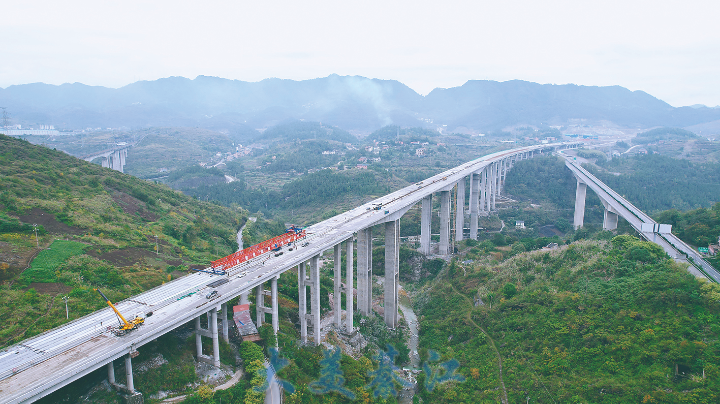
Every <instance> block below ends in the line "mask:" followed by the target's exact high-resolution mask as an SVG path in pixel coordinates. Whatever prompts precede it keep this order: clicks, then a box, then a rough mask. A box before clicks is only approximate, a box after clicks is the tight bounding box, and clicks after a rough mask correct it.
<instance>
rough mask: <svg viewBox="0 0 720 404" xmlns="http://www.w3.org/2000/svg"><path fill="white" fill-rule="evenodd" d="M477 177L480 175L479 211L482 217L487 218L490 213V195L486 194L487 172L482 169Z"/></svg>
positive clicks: (488, 184)
mask: <svg viewBox="0 0 720 404" xmlns="http://www.w3.org/2000/svg"><path fill="white" fill-rule="evenodd" d="M479 175H480V211H481V212H482V214H483V216H487V215H488V214H489V213H490V205H489V204H488V203H489V202H490V193H489V192H488V188H489V186H490V182H489V181H488V170H487V169H483V170H482V171H481V172H480V174H479Z"/></svg>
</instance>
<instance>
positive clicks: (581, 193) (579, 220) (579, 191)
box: [573, 180, 587, 230]
mask: <svg viewBox="0 0 720 404" xmlns="http://www.w3.org/2000/svg"><path fill="white" fill-rule="evenodd" d="M586 193H587V184H585V183H584V182H580V180H578V181H577V188H576V189H575V217H574V219H573V227H574V228H575V230H577V229H579V228H580V227H582V226H583V220H584V219H585V194H586Z"/></svg>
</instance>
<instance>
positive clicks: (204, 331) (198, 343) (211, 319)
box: [195, 308, 220, 367]
mask: <svg viewBox="0 0 720 404" xmlns="http://www.w3.org/2000/svg"><path fill="white" fill-rule="evenodd" d="M207 314H208V316H207V318H208V328H202V326H201V325H200V319H201V318H202V316H203V315H202V314H201V315H199V316H197V317H195V348H196V349H197V360H198V362H200V361H202V362H205V363H209V364H211V365H213V366H215V367H219V366H220V341H218V327H217V308H214V309H212V310H210V311H209V312H208V313H207ZM202 337H208V338H211V339H212V344H213V356H208V355H203V350H202Z"/></svg>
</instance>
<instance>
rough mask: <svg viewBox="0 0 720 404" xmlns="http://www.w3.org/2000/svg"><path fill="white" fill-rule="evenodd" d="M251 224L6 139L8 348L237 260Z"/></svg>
mask: <svg viewBox="0 0 720 404" xmlns="http://www.w3.org/2000/svg"><path fill="white" fill-rule="evenodd" d="M246 216H247V215H246V211H244V210H241V209H229V208H225V207H221V206H218V205H216V204H213V203H206V202H200V201H197V200H195V199H193V198H191V197H188V196H186V195H184V194H182V193H180V192H177V191H174V190H172V189H170V188H168V187H166V186H161V185H156V184H153V183H149V182H147V181H143V180H140V179H138V178H135V177H132V176H130V175H127V174H122V173H120V172H117V171H114V170H111V169H108V168H102V167H100V166H98V165H95V164H90V163H87V162H85V161H83V160H79V159H76V158H74V157H71V156H69V155H67V154H65V153H62V152H59V151H55V150H50V149H47V148H45V147H40V146H34V145H32V144H30V143H28V142H26V141H22V140H18V139H14V138H10V137H6V136H3V135H0V281H2V282H3V283H2V285H1V286H0V318H2V319H3V326H2V327H0V346H6V345H8V344H10V343H13V342H17V341H19V340H22V339H24V338H28V337H30V336H32V335H35V334H37V333H40V332H42V331H45V330H47V329H49V328H52V327H55V326H57V325H60V324H61V323H63V322H65V321H66V320H65V305H64V303H63V301H62V300H61V297H62V295H65V294H66V295H68V296H69V297H70V299H69V301H68V306H69V309H70V320H73V319H75V318H78V317H81V316H83V315H85V314H88V313H89V312H92V311H94V310H97V309H100V308H102V307H103V306H104V305H105V303H104V301H102V300H101V299H100V298H99V297H98V296H97V294H96V292H94V291H93V288H100V289H102V290H103V292H105V293H106V294H107V295H108V296H109V297H110V298H111V299H112V300H120V299H123V298H125V297H128V296H131V295H134V294H136V293H139V292H141V291H143V290H145V289H148V288H151V287H154V286H157V285H159V284H161V283H163V282H166V281H169V280H171V279H173V278H176V277H178V276H182V275H184V274H185V273H187V271H188V268H189V267H191V266H203V265H206V264H208V263H209V261H210V260H213V259H217V257H219V256H224V255H227V254H230V253H232V252H234V251H235V250H236V248H237V243H236V239H235V236H236V232H237V230H238V229H239V228H240V227H241V226H242V225H243V224H244V222H245V220H246ZM33 224H37V225H38V227H37V229H38V233H37V239H36V237H35V233H34V227H33Z"/></svg>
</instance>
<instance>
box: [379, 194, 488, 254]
mask: <svg viewBox="0 0 720 404" xmlns="http://www.w3.org/2000/svg"><path fill="white" fill-rule="evenodd" d="M476 212H477V210H476ZM476 226H477V224H476ZM386 227H387V226H386ZM397 227H398V228H399V227H400V222H398V225H397ZM476 231H477V229H476ZM398 234H399V230H398ZM398 237H399V236H398ZM386 243H387V239H386ZM439 247H440V248H439V251H438V254H440V255H448V254H450V191H441V192H440V246H439Z"/></svg>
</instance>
